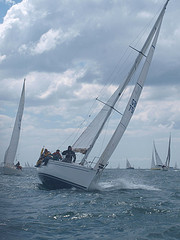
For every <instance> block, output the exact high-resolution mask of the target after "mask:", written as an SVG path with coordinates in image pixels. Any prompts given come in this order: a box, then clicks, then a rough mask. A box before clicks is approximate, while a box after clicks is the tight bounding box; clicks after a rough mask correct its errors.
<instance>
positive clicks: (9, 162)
mask: <svg viewBox="0 0 180 240" xmlns="http://www.w3.org/2000/svg"><path fill="white" fill-rule="evenodd" d="M24 102H25V79H24V83H23V88H22V92H21V97H20V101H19V107H18V111H17V115H16V120H15V123H14V128H13V132H12V136H11V140H10V144H9V147H8V148H7V150H6V153H5V156H4V167H3V170H4V174H8V175H20V174H21V173H22V167H21V166H20V165H17V166H15V165H14V161H15V157H16V152H17V148H18V143H19V137H20V131H21V121H22V116H23V111H24Z"/></svg>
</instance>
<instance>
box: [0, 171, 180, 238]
mask: <svg viewBox="0 0 180 240" xmlns="http://www.w3.org/2000/svg"><path fill="white" fill-rule="evenodd" d="M0 185H1V186H0V239H1V240H11V239H12V240H16V239H17V240H26V239H38V240H39V239H41V240H45V239H48V240H49V239H52V240H56V239H63V240H66V239H68V240H69V239H71V240H74V239H76V240H81V239H103V240H106V239H107V240H108V239H111V240H112V239H113V240H114V239H123V240H126V239H127V240H131V239H133V240H134V239H137V240H145V239H148V240H149V239H163V240H164V239H168V240H171V239H172V240H173V239H180V171H173V170H172V171H167V172H163V171H150V170H149V171H148V170H121V169H114V170H106V171H105V172H104V174H103V177H102V178H101V182H100V184H99V186H98V189H97V190H96V191H93V192H85V191H82V190H77V189H71V190H46V189H43V188H42V187H41V185H40V181H39V179H38V177H37V175H36V169H30V168H29V169H24V174H23V176H7V175H2V174H1V175H0Z"/></svg>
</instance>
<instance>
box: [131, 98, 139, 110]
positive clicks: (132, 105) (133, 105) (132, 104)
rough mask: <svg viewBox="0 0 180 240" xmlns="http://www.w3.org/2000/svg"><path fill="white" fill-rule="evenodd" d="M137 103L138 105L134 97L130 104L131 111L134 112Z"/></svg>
mask: <svg viewBox="0 0 180 240" xmlns="http://www.w3.org/2000/svg"><path fill="white" fill-rule="evenodd" d="M136 105H137V102H136V100H135V99H134V98H133V99H132V102H131V104H130V106H129V111H130V112H131V113H133V112H134V110H135V107H136Z"/></svg>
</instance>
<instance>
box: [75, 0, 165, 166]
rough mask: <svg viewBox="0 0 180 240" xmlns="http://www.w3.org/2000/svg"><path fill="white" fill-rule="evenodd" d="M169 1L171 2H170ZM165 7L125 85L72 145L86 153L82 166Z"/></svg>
mask: <svg viewBox="0 0 180 240" xmlns="http://www.w3.org/2000/svg"><path fill="white" fill-rule="evenodd" d="M168 1H169V0H168ZM168 1H167V2H166V4H165V5H164V7H163V9H162V11H161V13H160V15H159V17H158V19H157V20H156V22H155V24H154V26H153V28H152V30H151V32H150V33H149V36H148V38H147V40H146V42H145V43H144V45H143V47H142V49H141V51H139V54H138V56H137V58H136V60H135V62H134V64H133V66H132V68H131V70H130V72H129V74H128V76H127V78H126V79H125V81H124V83H123V84H122V85H120V86H119V87H118V88H117V90H116V91H115V92H114V94H113V95H112V96H111V97H110V99H109V100H108V102H107V103H106V104H105V105H104V107H103V108H102V110H101V111H100V112H99V114H98V115H97V116H96V117H95V118H94V120H93V121H92V122H91V123H90V125H89V126H88V127H87V128H86V129H85V131H84V132H83V133H82V134H81V135H80V137H79V138H78V139H77V141H76V142H75V143H74V144H73V145H72V147H73V149H74V151H76V152H81V153H84V154H85V156H84V158H83V160H82V161H81V164H84V162H85V159H86V158H87V157H88V155H89V153H90V151H91V149H92V148H93V146H94V144H95V142H96V140H97V139H98V137H99V135H100V133H101V131H102V129H103V127H104V125H105V123H106V121H107V119H108V118H109V116H110V114H111V112H112V110H113V108H114V106H115V104H116V102H117V101H118V99H119V97H120V96H121V94H122V92H123V91H124V89H125V87H126V86H127V84H128V83H129V81H130V80H131V78H132V76H133V74H134V72H135V71H136V69H137V67H138V66H139V64H140V62H141V60H142V58H143V57H144V55H145V53H146V50H147V49H148V47H149V45H150V43H151V41H152V38H153V37H154V34H155V32H156V30H157V27H158V26H159V23H160V22H161V21H162V17H163V15H164V11H165V8H166V5H167V3H168Z"/></svg>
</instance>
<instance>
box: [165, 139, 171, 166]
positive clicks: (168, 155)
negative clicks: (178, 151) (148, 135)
mask: <svg viewBox="0 0 180 240" xmlns="http://www.w3.org/2000/svg"><path fill="white" fill-rule="evenodd" d="M170 157H171V135H170V136H169V145H168V154H167V158H166V162H165V166H166V167H167V168H169V164H170Z"/></svg>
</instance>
